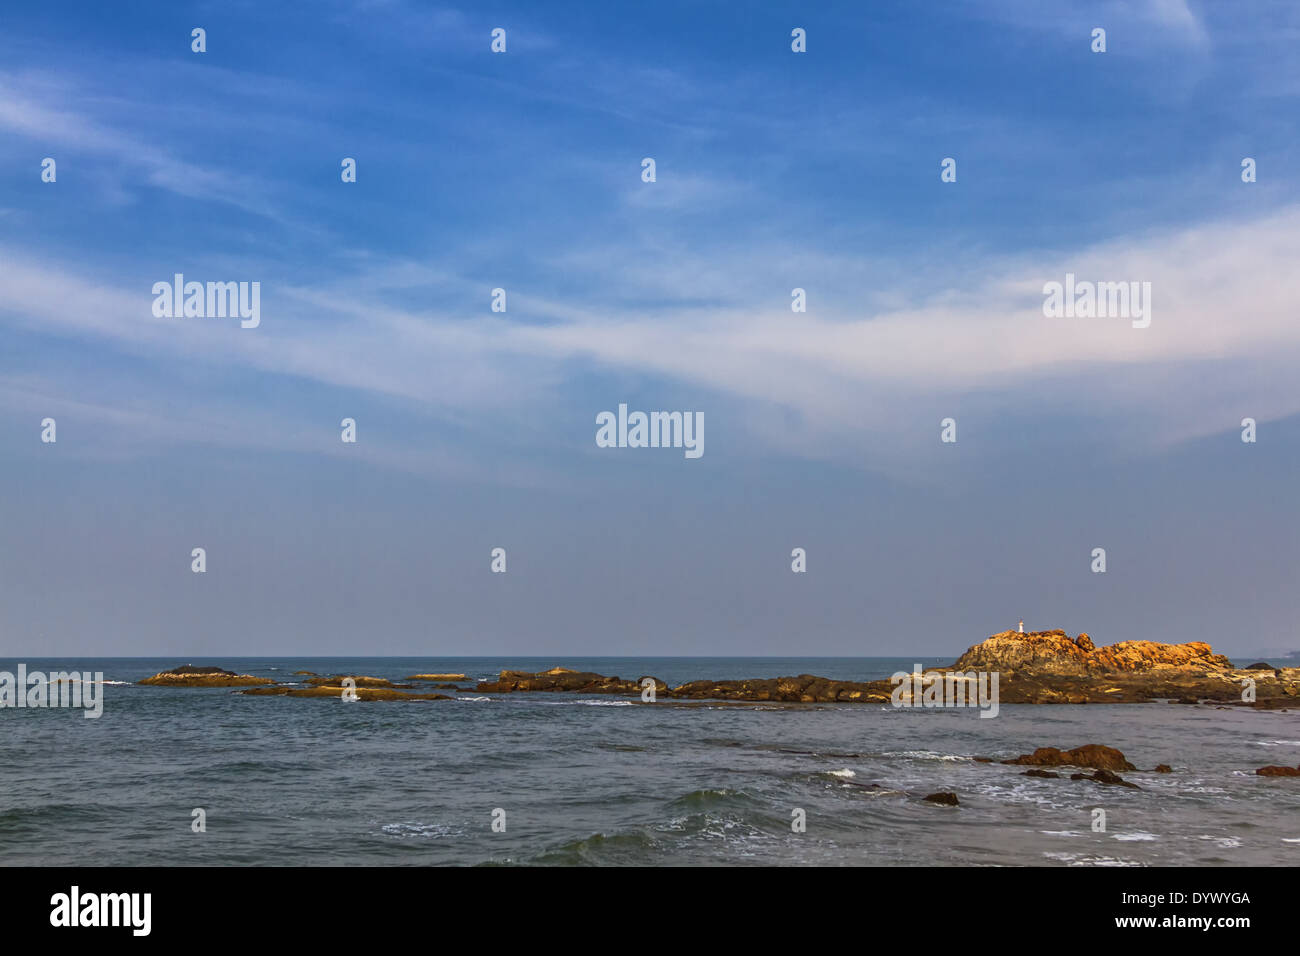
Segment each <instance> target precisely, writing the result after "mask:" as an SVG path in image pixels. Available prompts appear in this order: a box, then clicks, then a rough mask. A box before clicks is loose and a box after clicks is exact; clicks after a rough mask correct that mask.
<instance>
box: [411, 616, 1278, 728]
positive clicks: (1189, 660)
mask: <svg viewBox="0 0 1300 956" xmlns="http://www.w3.org/2000/svg"><path fill="white" fill-rule="evenodd" d="M981 673H987V674H996V675H997V676H998V702H999V703H1002V704H1096V703H1141V702H1145V701H1151V700H1172V701H1179V702H1186V703H1188V704H1193V705H1194V704H1198V703H1200V702H1202V701H1207V702H1215V703H1224V704H1236V705H1241V706H1251V707H1256V708H1260V709H1273V710H1280V709H1285V708H1288V707H1290V706H1300V668H1294V667H1292V668H1281V669H1277V670H1271V669H1270V670H1245V669H1241V670H1238V669H1236V668H1234V667H1233V665H1232V662H1231V661H1229V660H1228V658H1226V657H1224V656H1223V655H1221V654H1215V653H1214V651H1213V648H1211V647H1210V645H1209V644H1206V643H1203V642H1201V641H1191V642H1188V643H1185V644H1160V643H1156V642H1154V641H1121V642H1119V643H1117V644H1109V645H1106V646H1103V647H1098V646H1097V645H1096V644H1095V643H1094V642H1093V640H1092V638H1091V637H1089V636H1088V635H1087V634H1080V635H1079V636H1078V637H1076V638H1073V639H1071V638H1070V637H1069V636H1067V635H1066V633H1065V631H1062V630H1052V631H1032V632H1029V633H1027V634H1022V633H1020V632H1018V631H1003V632H1002V633H1000V634H994V635H993V636H992V637H990V638H988V639H987V640H985V641H983V642H982V643H980V644H976V645H975V646H973V647H971V648H970V649H969V650H967V651H966V653H965V654H963V655H961V657H960V658H959V659H958V660H957V662H956V663H955V664H953V665H952V666H951V667H933V668H930V669H929V670H927V671H926V674H928V675H939V676H945V679H946V680H952V681H957V680H961V681H964V684H963V685H962V686H965V687H967V688H969V687H971V686H972V685H971V683H970V682H971V679H972V678H971V675H972V674H974V675H976V676H977V677H978V675H980V674H981ZM417 676H418V677H419V678H420V679H425V678H429V677H431V676H435V675H417ZM413 679H415V678H413ZM642 680H643V678H637V679H636V680H624V679H623V678H620V677H607V676H605V675H603V674H594V673H590V672H578V671H572V670H568V669H566V668H563V667H556V668H552V669H551V670H549V671H542V672H540V673H535V674H534V673H529V672H525V671H502V672H501V674H500V676H499V677H498V678H497V680H494V681H483V682H481V683H479V684H478V686H477V689H478V691H479V692H481V693H501V694H505V693H513V692H519V691H544V692H550V693H556V692H579V693H587V694H623V695H628V696H631V695H639V694H640V693H641V689H642V688H641V682H642ZM989 686H991V682H990V684H989ZM1247 686H1250V687H1252V688H1253V689H1254V693H1255V697H1256V699H1255V700H1254V701H1250V702H1247V701H1244V700H1243V699H1242V696H1243V688H1244V687H1247ZM894 689H895V688H894V685H893V684H892V683H891V682H890V681H888V680H880V681H867V682H856V681H842V680H832V679H830V678H826V677H818V676H816V675H813V674H800V675H798V676H795V677H769V678H754V679H748V680H744V679H740V680H696V681H689V682H687V683H685V684H681V685H679V686H677V687H673V688H669V687H668V686H667V685H666V684H665V683H664V682H663V681H661V680H655V696H656V699H657V700H659V699H667V700H719V701H735V702H751V703H764V702H771V703H790V704H800V703H802V704H808V703H816V704H835V703H890V702H892V700H893V694H894ZM899 690H900V692H904V691H906V692H905V693H903V697H904V698H905V700H906V702H908V703H916V702H915V701H912V700H911V691H912V688H911V687H910V682H909V685H905V686H904V687H903V688H899Z"/></svg>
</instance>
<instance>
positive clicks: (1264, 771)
mask: <svg viewBox="0 0 1300 956" xmlns="http://www.w3.org/2000/svg"><path fill="white" fill-rule="evenodd" d="M1255 773H1257V774H1259V775H1260V776H1261V777H1300V767H1276V766H1274V767H1260V768H1259V769H1258V770H1256V771H1255Z"/></svg>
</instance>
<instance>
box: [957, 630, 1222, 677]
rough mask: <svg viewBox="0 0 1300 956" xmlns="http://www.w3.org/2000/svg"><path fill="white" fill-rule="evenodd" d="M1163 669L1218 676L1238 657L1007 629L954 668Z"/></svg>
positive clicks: (1091, 673)
mask: <svg viewBox="0 0 1300 956" xmlns="http://www.w3.org/2000/svg"><path fill="white" fill-rule="evenodd" d="M1161 668H1174V669H1179V670H1193V671H1197V672H1202V673H1206V672H1211V673H1216V674H1221V673H1226V672H1229V671H1232V670H1233V665H1232V661H1230V660H1228V658H1226V657H1224V656H1223V655H1222V654H1215V653H1214V650H1213V648H1211V647H1210V645H1209V644H1205V643H1203V642H1201V641H1191V642H1189V643H1187V644H1158V643H1156V642H1155V641H1121V642H1119V643H1118V644H1110V645H1107V646H1106V647H1097V646H1096V645H1094V644H1093V642H1092V639H1091V638H1089V637H1088V635H1087V634H1080V635H1079V636H1078V637H1077V638H1074V639H1073V640H1071V639H1070V637H1069V636H1068V635H1066V633H1065V631H1061V630H1054V631H1031V632H1029V633H1025V634H1021V633H1019V632H1018V631H1003V632H1002V633H1000V634H994V635H993V636H992V637H990V638H988V640H986V641H983V642H982V643H979V644H976V645H975V646H974V647H972V648H970V649H969V650H968V651H966V653H965V654H963V655H962V656H961V657H959V658H958V659H957V663H955V664H953V666H952V669H953V670H959V671H968V670H974V671H990V672H992V671H998V672H999V673H1001V674H1003V675H1013V674H1015V673H1017V672H1019V671H1024V670H1028V671H1032V672H1033V673H1034V674H1036V675H1040V676H1042V675H1057V676H1063V677H1099V676H1106V675H1110V674H1126V673H1133V672H1137V671H1153V670H1159V669H1161Z"/></svg>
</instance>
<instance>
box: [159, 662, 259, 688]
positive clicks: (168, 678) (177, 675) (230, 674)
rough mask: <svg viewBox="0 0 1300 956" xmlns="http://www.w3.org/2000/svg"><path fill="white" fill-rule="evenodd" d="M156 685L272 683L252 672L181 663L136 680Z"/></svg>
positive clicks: (247, 685)
mask: <svg viewBox="0 0 1300 956" xmlns="http://www.w3.org/2000/svg"><path fill="white" fill-rule="evenodd" d="M137 683H139V684H149V685H152V686H156V687H252V686H256V685H260V684H274V683H275V681H273V680H271V678H269V677H254V676H253V675H252V674H236V673H235V672H234V671H227V670H222V669H221V668H220V667H213V666H211V665H203V666H197V667H196V666H195V665H193V664H183V665H181V666H180V667H175V668H172V669H171V670H169V671H160V672H158V673H157V674H154V675H153V677H146V678H144V680H141V681H137Z"/></svg>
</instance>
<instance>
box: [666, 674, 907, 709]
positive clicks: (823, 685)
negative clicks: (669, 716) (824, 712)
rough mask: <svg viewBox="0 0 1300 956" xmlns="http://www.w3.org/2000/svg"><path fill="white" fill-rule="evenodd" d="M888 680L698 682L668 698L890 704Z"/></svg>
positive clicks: (808, 678)
mask: <svg viewBox="0 0 1300 956" xmlns="http://www.w3.org/2000/svg"><path fill="white" fill-rule="evenodd" d="M890 691H891V688H890V685H889V682H888V681H875V682H872V683H857V682H854V681H842V680H830V679H828V678H825V677H815V676H813V675H812V674H800V675H799V676H798V677H770V678H759V679H755V680H722V681H713V680H697V681H691V682H690V683H686V684H682V685H681V686H679V687H674V688H673V689H672V690H671V691H669V692H668V693H667V694H666V695H665V696H667V697H670V698H678V699H681V698H686V699H696V700H751V701H778V702H783V703H803V704H834V703H866V702H869V701H875V702H877V703H881V702H884V703H888V702H889V699H890Z"/></svg>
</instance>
